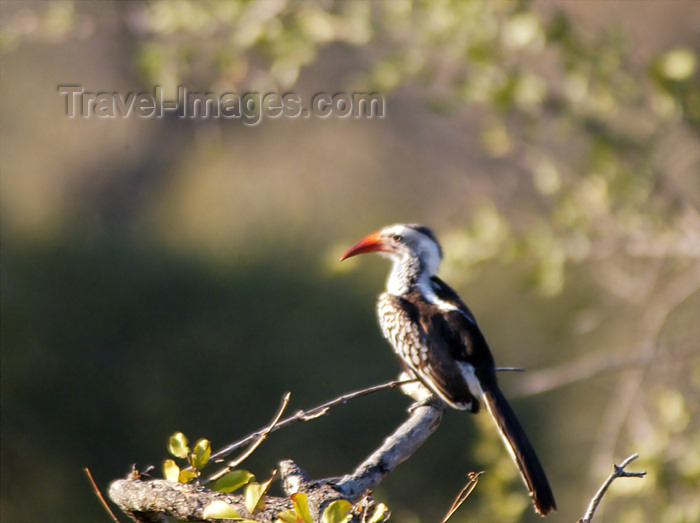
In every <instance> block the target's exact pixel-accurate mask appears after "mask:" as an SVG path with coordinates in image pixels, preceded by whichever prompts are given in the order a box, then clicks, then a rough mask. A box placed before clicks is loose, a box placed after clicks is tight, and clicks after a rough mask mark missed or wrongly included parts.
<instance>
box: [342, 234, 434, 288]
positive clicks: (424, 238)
mask: <svg viewBox="0 0 700 523" xmlns="http://www.w3.org/2000/svg"><path fill="white" fill-rule="evenodd" d="M365 252H379V253H380V254H382V255H384V256H386V257H387V258H389V259H391V260H392V261H393V262H394V264H395V265H396V264H406V265H411V266H414V267H415V268H416V270H419V271H420V272H421V273H423V274H425V275H427V276H428V277H430V276H432V275H434V274H435V273H436V272H437V270H438V267H439V266H440V260H442V249H441V248H440V244H439V243H438V241H437V239H436V238H435V235H434V234H433V232H432V231H431V230H430V229H428V228H427V227H425V226H423V225H416V224H412V223H410V224H396V225H389V226H388V227H384V228H383V229H382V230H381V231H379V232H375V233H373V234H370V235H369V236H365V237H364V238H363V239H361V240H360V241H359V242H357V243H356V244H355V245H353V246H352V247H350V248H349V249H348V250H347V252H346V253H345V254H343V256H342V257H341V258H340V261H343V260H345V259H347V258H350V257H352V256H355V255H357V254H363V253H365Z"/></svg>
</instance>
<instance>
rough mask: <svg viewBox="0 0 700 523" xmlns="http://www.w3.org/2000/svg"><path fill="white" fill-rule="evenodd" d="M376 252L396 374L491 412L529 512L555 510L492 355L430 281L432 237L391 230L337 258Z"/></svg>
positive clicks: (435, 261) (460, 306)
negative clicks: (384, 267)
mask: <svg viewBox="0 0 700 523" xmlns="http://www.w3.org/2000/svg"><path fill="white" fill-rule="evenodd" d="M372 251H379V252H382V253H386V255H387V256H388V257H389V258H391V259H392V261H393V262H394V265H393V268H392V272H391V274H390V276H389V280H388V282H387V290H386V292H384V293H382V294H381V295H380V296H379V300H378V302H377V316H378V319H379V324H380V326H381V329H382V332H383V334H384V337H385V338H386V339H387V340H388V341H389V343H390V344H391V346H392V348H393V350H394V354H395V355H396V357H397V360H398V362H399V365H400V366H401V368H402V369H403V371H404V372H405V373H406V374H407V375H408V376H411V377H415V378H417V379H418V380H419V381H420V383H421V384H423V386H425V387H426V388H427V389H428V390H430V391H431V392H432V394H434V395H435V396H437V397H439V398H440V399H441V400H442V401H444V402H445V403H447V404H448V405H449V406H451V407H453V408H455V409H459V410H469V411H471V412H473V413H477V412H478V411H479V410H480V406H481V401H483V402H484V404H485V406H486V408H487V410H488V412H489V413H490V414H491V416H492V418H493V419H494V422H495V423H496V426H497V427H498V430H499V433H500V435H501V437H502V439H503V441H504V443H505V445H506V448H507V449H508V452H509V453H510V454H511V456H512V457H513V460H514V461H515V463H516V465H517V466H518V469H519V471H520V474H521V476H522V478H523V481H524V482H525V484H526V485H527V487H528V490H529V491H530V494H531V495H532V497H533V503H534V506H535V510H536V511H537V512H538V513H539V514H541V515H546V514H548V513H549V512H551V511H553V510H555V509H556V504H555V502H554V496H553V494H552V491H551V488H550V486H549V483H548V481H547V478H546V476H545V473H544V470H543V469H542V466H541V464H540V462H539V459H538V458H537V455H536V454H535V451H534V449H533V448H532V445H531V444H530V442H529V440H528V438H527V436H526V435H525V432H524V430H523V428H522V426H521V425H520V422H519V421H518V419H517V417H516V416H515V413H514V412H513V410H512V408H511V407H510V405H509V404H508V402H507V401H506V399H505V397H504V396H503V394H502V393H501V391H500V389H499V388H498V380H497V378H496V366H495V362H494V359H493V355H492V354H491V350H490V349H489V346H488V344H487V342H486V339H485V337H484V335H483V333H482V332H481V329H480V328H479V326H478V324H477V322H476V319H475V318H474V315H473V314H472V312H471V311H470V310H469V308H468V307H467V306H466V304H465V303H464V302H463V301H462V300H461V299H460V297H459V295H458V294H457V293H456V292H455V291H454V290H453V289H452V288H450V287H449V286H448V285H447V284H446V283H444V282H443V281H442V280H441V279H440V278H438V277H437V276H435V272H437V268H438V266H439V262H440V259H441V257H442V251H441V248H440V245H439V244H438V243H437V240H436V239H435V236H434V235H433V234H432V232H431V231H430V230H429V229H427V228H426V227H423V226H418V225H393V226H389V227H386V228H384V229H382V231H380V232H379V233H375V234H373V235H370V236H368V237H366V238H365V239H363V240H361V241H360V242H358V243H357V244H355V245H354V246H353V247H351V248H350V249H349V250H348V251H347V253H346V254H345V255H344V256H343V258H342V259H345V258H348V257H350V256H354V255H355V254H360V253H363V252H372Z"/></svg>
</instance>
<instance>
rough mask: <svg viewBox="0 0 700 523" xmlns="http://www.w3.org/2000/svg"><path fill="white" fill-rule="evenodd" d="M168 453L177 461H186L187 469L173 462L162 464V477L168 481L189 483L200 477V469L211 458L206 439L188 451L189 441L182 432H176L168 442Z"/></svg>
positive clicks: (168, 461)
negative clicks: (177, 459)
mask: <svg viewBox="0 0 700 523" xmlns="http://www.w3.org/2000/svg"><path fill="white" fill-rule="evenodd" d="M168 452H170V454H172V455H173V456H175V457H176V458H179V459H184V460H187V464H188V465H189V467H188V468H180V466H179V465H178V464H177V463H175V460H172V459H166V460H165V461H164V462H163V477H165V479H167V480H168V481H174V482H178V483H189V482H190V481H192V480H193V479H195V478H198V477H199V476H200V475H201V469H202V468H203V467H204V465H206V464H207V462H208V461H209V456H211V444H210V443H209V440H207V439H204V438H202V439H200V440H198V441H197V443H195V445H194V448H193V449H192V450H191V451H190V447H189V441H188V440H187V437H186V436H185V435H184V434H183V433H182V432H176V433H175V434H173V435H172V436H170V439H169V440H168Z"/></svg>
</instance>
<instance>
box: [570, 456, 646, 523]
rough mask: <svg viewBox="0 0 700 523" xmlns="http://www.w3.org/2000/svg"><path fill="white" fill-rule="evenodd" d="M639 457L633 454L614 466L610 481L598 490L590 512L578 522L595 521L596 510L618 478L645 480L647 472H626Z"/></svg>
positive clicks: (607, 480) (606, 481) (609, 477)
mask: <svg viewBox="0 0 700 523" xmlns="http://www.w3.org/2000/svg"><path fill="white" fill-rule="evenodd" d="M638 457H639V454H632V455H631V456H630V457H628V458H627V459H626V460H625V461H623V462H622V463H621V464H620V465H613V472H612V474H610V476H608V479H606V480H605V483H603V485H602V486H601V487H600V489H598V492H596V494H595V496H593V499H591V502H590V504H589V505H588V510H586V514H585V515H584V516H583V517H582V518H581V519H579V520H578V523H590V522H591V520H592V519H593V514H594V513H595V511H596V509H597V508H598V505H599V504H600V502H601V500H602V499H603V496H604V495H605V492H606V491H607V490H608V487H610V485H611V484H612V482H613V481H615V480H616V479H617V478H643V477H644V476H645V475H646V472H626V471H625V467H626V466H627V465H629V464H630V463H632V462H633V461H634V460H635V459H637V458H638Z"/></svg>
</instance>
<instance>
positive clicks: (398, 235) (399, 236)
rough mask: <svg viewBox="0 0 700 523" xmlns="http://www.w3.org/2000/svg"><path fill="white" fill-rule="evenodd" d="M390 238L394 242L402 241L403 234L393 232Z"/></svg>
mask: <svg viewBox="0 0 700 523" xmlns="http://www.w3.org/2000/svg"><path fill="white" fill-rule="evenodd" d="M391 239H392V240H394V241H395V242H402V241H403V236H401V235H400V234H394V236H392V237H391Z"/></svg>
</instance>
